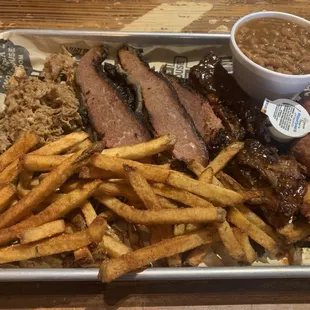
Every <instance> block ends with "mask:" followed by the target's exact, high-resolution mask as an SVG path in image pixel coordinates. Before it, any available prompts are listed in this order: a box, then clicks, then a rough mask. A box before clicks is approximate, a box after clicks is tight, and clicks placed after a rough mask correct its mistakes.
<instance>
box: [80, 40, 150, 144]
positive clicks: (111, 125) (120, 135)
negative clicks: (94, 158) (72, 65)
mask: <svg viewBox="0 0 310 310" xmlns="http://www.w3.org/2000/svg"><path fill="white" fill-rule="evenodd" d="M106 56H107V49H106V47H103V46H102V47H98V48H93V49H91V50H90V51H88V52H87V54H86V55H85V56H83V57H82V59H81V61H80V63H79V66H78V69H77V73H76V74H77V76H76V78H77V83H78V85H79V86H80V89H81V91H82V95H83V101H84V104H85V106H86V108H87V111H88V116H89V119H90V121H91V123H92V126H93V128H94V130H95V131H96V132H97V134H98V135H99V137H100V138H101V139H102V140H103V141H104V142H106V145H107V147H108V148H111V147H116V146H122V145H132V144H136V143H140V142H143V141H147V140H149V139H150V138H151V137H150V134H149V132H148V131H147V130H146V129H145V128H144V126H143V125H142V124H141V123H140V122H139V121H138V120H137V119H136V118H135V115H134V113H133V112H132V110H131V109H130V107H129V105H127V103H126V102H125V99H126V98H123V97H122V94H121V93H119V92H118V90H117V88H115V86H114V84H113V83H112V82H111V81H110V80H109V79H108V77H107V76H106V74H105V73H104V72H103V71H102V66H101V63H102V61H103V60H104V59H105V58H106Z"/></svg>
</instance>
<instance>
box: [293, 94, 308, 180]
mask: <svg viewBox="0 0 310 310" xmlns="http://www.w3.org/2000/svg"><path fill="white" fill-rule="evenodd" d="M303 107H304V108H305V109H306V110H307V111H308V113H310V98H309V97H308V98H307V100H306V101H305V102H304V104H303ZM292 153H293V154H294V155H295V156H296V158H297V159H298V161H299V162H300V163H301V164H303V165H304V166H305V167H306V168H307V172H306V174H307V176H310V134H307V135H306V136H305V137H302V138H300V139H298V140H297V141H296V142H295V143H294V146H293V147H292Z"/></svg>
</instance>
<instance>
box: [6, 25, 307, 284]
mask: <svg viewBox="0 0 310 310" xmlns="http://www.w3.org/2000/svg"><path fill="white" fill-rule="evenodd" d="M2 34H3V35H5V34H8V35H9V34H18V35H27V36H31V35H33V36H36V37H38V36H44V37H48V36H50V37H62V38H70V39H77V40H81V39H83V40H94V41H98V42H105V43H109V42H112V43H130V44H133V45H135V44H137V45H139V46H142V47H143V46H146V45H147V46H150V45H160V46H165V45H166V46H183V47H184V46H204V45H206V46H212V45H214V46H215V45H216V46H219V45H226V46H227V45H228V43H229V38H230V35H229V34H202V33H160V32H153V33H148V32H116V31H74V30H29V29H26V30H24V29H17V30H8V31H4V32H2ZM97 276H98V269H93V268H91V269H87V268H78V269H74V268H62V269H60V268H54V269H24V268H20V269H0V282H21V281H98V279H97ZM309 277H310V266H262V267H260V266H250V267H184V268H148V269H145V270H144V271H141V272H138V273H131V274H127V275H125V276H122V277H121V278H119V279H118V280H117V281H162V280H207V279H208V280H210V279H262V278H274V279H275V278H309Z"/></svg>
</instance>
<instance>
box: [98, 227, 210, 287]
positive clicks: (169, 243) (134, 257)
mask: <svg viewBox="0 0 310 310" xmlns="http://www.w3.org/2000/svg"><path fill="white" fill-rule="evenodd" d="M214 239H216V235H215V234H214V231H212V230H210V229H204V230H201V231H198V232H195V233H192V234H188V235H184V236H179V237H174V238H171V239H165V240H163V241H160V242H159V243H155V244H153V245H150V246H147V247H145V248H141V249H138V250H136V251H134V252H130V253H128V254H125V255H123V256H121V257H118V258H114V259H111V260H107V261H105V262H103V263H102V265H101V266H100V271H99V279H100V280H101V281H103V282H111V281H112V280H114V279H116V278H118V277H120V276H121V275H123V274H125V273H127V272H129V271H132V270H136V269H138V268H142V267H144V266H145V265H147V264H149V263H150V262H154V261H157V260H158V259H162V258H165V257H169V256H172V255H175V254H178V253H183V252H185V251H188V250H191V249H193V248H195V247H197V246H200V245H202V244H207V243H211V242H213V240H214Z"/></svg>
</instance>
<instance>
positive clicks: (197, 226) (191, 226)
mask: <svg viewBox="0 0 310 310" xmlns="http://www.w3.org/2000/svg"><path fill="white" fill-rule="evenodd" d="M204 227H205V225H204V224H192V223H189V224H186V225H185V231H186V232H187V233H188V232H193V231H196V230H199V229H202V228H204Z"/></svg>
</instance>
